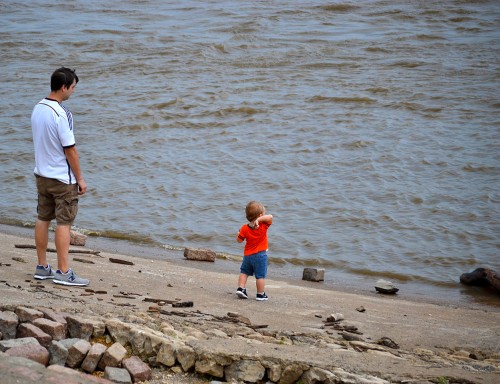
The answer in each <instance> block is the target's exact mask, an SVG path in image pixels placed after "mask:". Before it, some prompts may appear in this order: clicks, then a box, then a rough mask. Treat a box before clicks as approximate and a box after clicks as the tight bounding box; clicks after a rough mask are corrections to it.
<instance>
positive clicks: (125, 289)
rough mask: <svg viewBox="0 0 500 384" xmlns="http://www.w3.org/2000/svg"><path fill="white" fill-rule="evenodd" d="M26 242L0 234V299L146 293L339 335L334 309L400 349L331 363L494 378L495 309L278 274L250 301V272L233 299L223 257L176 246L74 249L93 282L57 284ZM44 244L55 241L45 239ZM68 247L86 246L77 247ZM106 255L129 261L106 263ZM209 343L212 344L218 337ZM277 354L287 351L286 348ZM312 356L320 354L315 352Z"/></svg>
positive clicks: (80, 299) (114, 303)
mask: <svg viewBox="0 0 500 384" xmlns="http://www.w3.org/2000/svg"><path fill="white" fill-rule="evenodd" d="M30 244H31V245H33V244H34V240H33V239H32V238H31V237H27V236H24V235H22V236H21V235H14V234H8V233H0V297H1V299H0V305H2V306H12V305H14V306H15V305H24V306H33V307H36V306H46V307H51V308H53V309H58V310H61V311H64V310H68V308H69V309H71V310H74V311H76V312H77V313H78V312H81V313H82V314H85V313H89V312H91V313H93V314H102V315H104V314H110V313H112V314H116V316H117V317H119V316H123V315H124V314H127V313H128V314H130V313H133V314H138V313H148V309H149V308H150V306H151V302H148V301H145V300H144V299H145V298H153V299H162V300H164V301H166V302H167V303H168V302H172V301H192V302H193V304H194V305H193V307H190V308H179V310H180V311H183V312H184V313H187V314H188V315H189V313H193V314H194V313H197V314H200V313H201V314H207V315H214V316H225V315H226V314H227V313H229V312H236V313H238V314H239V315H241V316H244V317H247V318H248V319H250V321H251V323H252V324H254V325H259V326H263V327H264V326H266V327H265V329H266V331H267V332H273V331H274V332H276V331H277V332H291V333H295V334H301V335H308V336H310V337H318V339H320V338H321V336H322V335H325V334H326V333H328V334H329V335H330V336H333V337H337V338H338V339H339V340H343V336H342V335H341V332H340V331H339V332H335V331H333V330H332V329H331V328H329V327H327V326H325V320H326V319H327V317H328V316H329V315H331V314H333V313H341V314H342V315H343V317H344V320H343V321H342V324H344V325H349V326H353V327H356V328H357V330H358V335H359V336H360V337H361V338H362V339H363V340H364V341H365V342H367V343H376V342H377V341H378V340H381V339H382V338H388V339H390V340H392V341H394V342H395V343H397V344H398V345H399V349H398V350H397V351H398V356H395V355H392V354H384V353H361V352H360V353H358V355H357V356H352V357H344V358H342V359H340V360H339V361H338V362H337V361H336V360H335V358H334V357H333V356H332V357H331V359H333V360H332V361H333V362H331V364H338V366H341V367H342V368H343V369H349V370H350V371H353V372H354V371H356V372H366V373H367V374H370V375H374V376H377V377H399V378H405V379H407V380H410V379H411V380H415V382H418V380H420V381H425V380H427V381H431V382H432V381H434V382H436V380H437V378H440V377H442V378H453V380H455V381H453V380H451V381H449V382H471V383H495V382H499V381H500V348H499V346H500V310H499V308H498V307H494V306H493V307H492V306H484V305H480V304H478V305H470V306H467V307H458V306H456V305H445V304H436V303H425V302H421V301H410V300H406V299H402V298H400V297H398V295H391V296H389V295H382V294H378V293H376V292H375V290H373V292H372V293H370V294H363V295H361V294H355V293H349V292H341V291H337V290H334V289H325V287H324V286H323V285H322V284H321V283H313V282H305V281H300V280H298V281H296V282H291V281H289V280H287V281H285V280H278V279H276V280H275V279H273V277H272V276H270V278H269V279H268V280H267V283H266V291H267V293H268V295H269V297H270V299H269V301H267V302H257V301H256V300H254V299H253V298H254V296H255V287H254V280H252V279H249V285H248V287H247V288H248V291H249V293H250V295H251V296H250V298H251V299H250V300H240V299H238V298H237V296H236V294H235V288H236V287H235V283H236V279H237V271H235V272H234V273H227V271H222V272H221V271H220V270H218V267H217V264H218V263H219V264H220V263H221V262H220V260H216V262H215V263H206V262H205V263H204V262H195V261H188V260H184V257H183V254H182V252H178V251H172V252H173V255H174V256H176V254H178V261H176V262H172V261H165V260H155V259H151V258H144V257H140V255H139V256H135V257H134V256H130V255H122V254H113V253H107V252H99V254H97V255H95V254H85V253H72V254H71V255H70V260H71V266H72V267H73V268H74V270H75V271H76V272H77V273H78V274H80V275H81V276H84V277H87V278H90V280H91V283H90V286H89V287H88V290H85V289H84V288H67V287H59V286H56V285H55V284H53V283H52V282H51V281H43V282H37V281H35V280H34V279H33V278H32V274H33V270H34V267H35V264H36V253H35V250H34V249H29V248H19V247H16V245H17V246H19V245H30ZM87 245H88V244H87ZM49 247H54V245H53V243H52V242H50V244H49ZM71 249H75V250H86V251H88V250H89V248H82V247H74V246H72V247H71ZM90 250H95V251H99V250H96V249H90ZM48 259H49V262H50V263H51V264H52V265H56V264H57V262H56V255H55V253H51V252H49V253H48ZM111 259H119V260H123V261H126V262H129V264H128V265H127V264H119V263H116V262H111ZM96 292H100V294H97V293H96ZM360 307H363V308H364V311H361V310H360ZM164 308H169V306H168V305H167V306H165V307H164ZM170 309H172V308H170ZM213 348H217V344H216V343H214V344H213ZM283 348H285V346H283ZM304 348H306V347H304ZM307 348H308V347H307ZM304 352H305V354H307V355H310V356H309V358H310V359H314V358H315V355H314V353H313V354H312V355H311V353H310V351H309V350H305V351H304ZM281 353H286V348H285V349H284V350H283V351H281ZM290 353H292V352H290ZM293 353H296V351H295V352H293ZM426 356H427V357H426ZM430 356H432V358H430ZM317 358H318V360H321V359H324V358H325V356H322V355H321V354H318V356H317ZM326 358H328V356H327V357H326ZM388 375H389V376H388ZM391 375H392V376H391ZM407 382H410V381H407Z"/></svg>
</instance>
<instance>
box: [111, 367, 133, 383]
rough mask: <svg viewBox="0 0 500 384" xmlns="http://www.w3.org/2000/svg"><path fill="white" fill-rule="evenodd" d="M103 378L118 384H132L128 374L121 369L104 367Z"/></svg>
mask: <svg viewBox="0 0 500 384" xmlns="http://www.w3.org/2000/svg"><path fill="white" fill-rule="evenodd" d="M104 378H105V379H108V380H110V381H112V382H113V383H118V384H132V378H131V377H130V373H129V372H128V371H127V370H126V369H123V368H114V367H106V369H105V370H104Z"/></svg>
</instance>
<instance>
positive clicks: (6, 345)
mask: <svg viewBox="0 0 500 384" xmlns="http://www.w3.org/2000/svg"><path fill="white" fill-rule="evenodd" d="M26 344H32V345H40V343H39V342H38V340H37V339H35V338H34V337H23V338H19V339H8V340H2V341H0V352H5V351H8V350H9V349H11V348H14V347H19V346H21V345H26Z"/></svg>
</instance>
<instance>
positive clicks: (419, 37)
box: [417, 35, 444, 41]
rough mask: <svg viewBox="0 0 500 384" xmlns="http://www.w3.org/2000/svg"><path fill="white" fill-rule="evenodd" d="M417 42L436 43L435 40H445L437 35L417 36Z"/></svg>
mask: <svg viewBox="0 0 500 384" xmlns="http://www.w3.org/2000/svg"><path fill="white" fill-rule="evenodd" d="M417 40H420V41H434V40H444V38H443V37H441V36H436V35H417Z"/></svg>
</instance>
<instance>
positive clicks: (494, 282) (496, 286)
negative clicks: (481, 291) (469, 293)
mask: <svg viewBox="0 0 500 384" xmlns="http://www.w3.org/2000/svg"><path fill="white" fill-rule="evenodd" d="M460 282H461V283H462V284H466V285H476V286H479V287H485V288H487V289H489V290H491V291H493V292H496V293H500V275H499V274H498V273H496V272H495V271H493V270H492V269H488V268H477V269H475V270H474V271H472V272H469V273H462V275H460Z"/></svg>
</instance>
